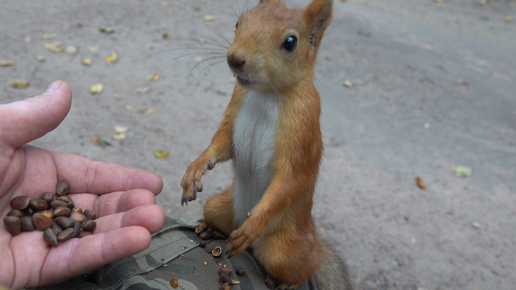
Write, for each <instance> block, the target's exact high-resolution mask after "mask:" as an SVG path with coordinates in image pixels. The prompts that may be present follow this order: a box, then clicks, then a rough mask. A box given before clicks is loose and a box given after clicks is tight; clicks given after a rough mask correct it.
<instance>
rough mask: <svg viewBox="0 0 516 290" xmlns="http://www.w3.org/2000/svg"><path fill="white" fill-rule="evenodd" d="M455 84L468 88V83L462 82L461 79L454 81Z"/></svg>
mask: <svg viewBox="0 0 516 290" xmlns="http://www.w3.org/2000/svg"><path fill="white" fill-rule="evenodd" d="M455 83H456V84H458V85H461V86H466V87H467V86H469V82H468V81H463V80H461V79H458V80H456V81H455Z"/></svg>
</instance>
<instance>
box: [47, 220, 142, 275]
mask: <svg viewBox="0 0 516 290" xmlns="http://www.w3.org/2000/svg"><path fill="white" fill-rule="evenodd" d="M150 242H151V236H150V233H149V232H148V231H147V230H146V229H145V228H142V227H138V226H132V227H126V228H121V229H117V230H114V231H110V232H106V233H101V234H96V235H91V236H88V237H84V238H82V239H72V240H69V241H67V242H64V243H63V244H61V245H59V247H56V248H52V249H51V250H50V252H49V253H48V256H47V258H46V260H45V263H44V265H43V267H42V269H41V283H42V284H55V283H57V282H60V281H64V280H66V278H68V277H74V276H77V275H80V274H82V273H85V272H88V271H91V270H93V269H95V268H98V267H100V266H102V265H105V264H108V263H111V262H114V261H117V260H120V259H122V258H125V257H128V256H130V255H134V254H136V253H139V252H141V251H143V250H145V249H146V248H147V247H148V246H149V245H150Z"/></svg>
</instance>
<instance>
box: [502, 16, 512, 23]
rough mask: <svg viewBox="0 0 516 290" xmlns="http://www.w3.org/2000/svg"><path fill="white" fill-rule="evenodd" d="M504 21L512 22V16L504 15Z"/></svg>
mask: <svg viewBox="0 0 516 290" xmlns="http://www.w3.org/2000/svg"><path fill="white" fill-rule="evenodd" d="M503 21H505V22H512V17H510V16H504V17H503Z"/></svg>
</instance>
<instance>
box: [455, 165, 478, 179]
mask: <svg viewBox="0 0 516 290" xmlns="http://www.w3.org/2000/svg"><path fill="white" fill-rule="evenodd" d="M451 170H452V171H453V173H455V176H457V177H470V176H471V174H473V168H471V167H467V166H463V165H456V166H453V167H452V169H451Z"/></svg>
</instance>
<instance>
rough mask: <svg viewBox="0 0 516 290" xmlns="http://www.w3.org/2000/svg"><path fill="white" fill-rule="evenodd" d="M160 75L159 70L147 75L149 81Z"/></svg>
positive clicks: (156, 78)
mask: <svg viewBox="0 0 516 290" xmlns="http://www.w3.org/2000/svg"><path fill="white" fill-rule="evenodd" d="M160 76H161V72H156V73H153V74H151V75H150V76H148V77H147V79H148V80H149V81H156V80H158V79H159V77H160Z"/></svg>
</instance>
